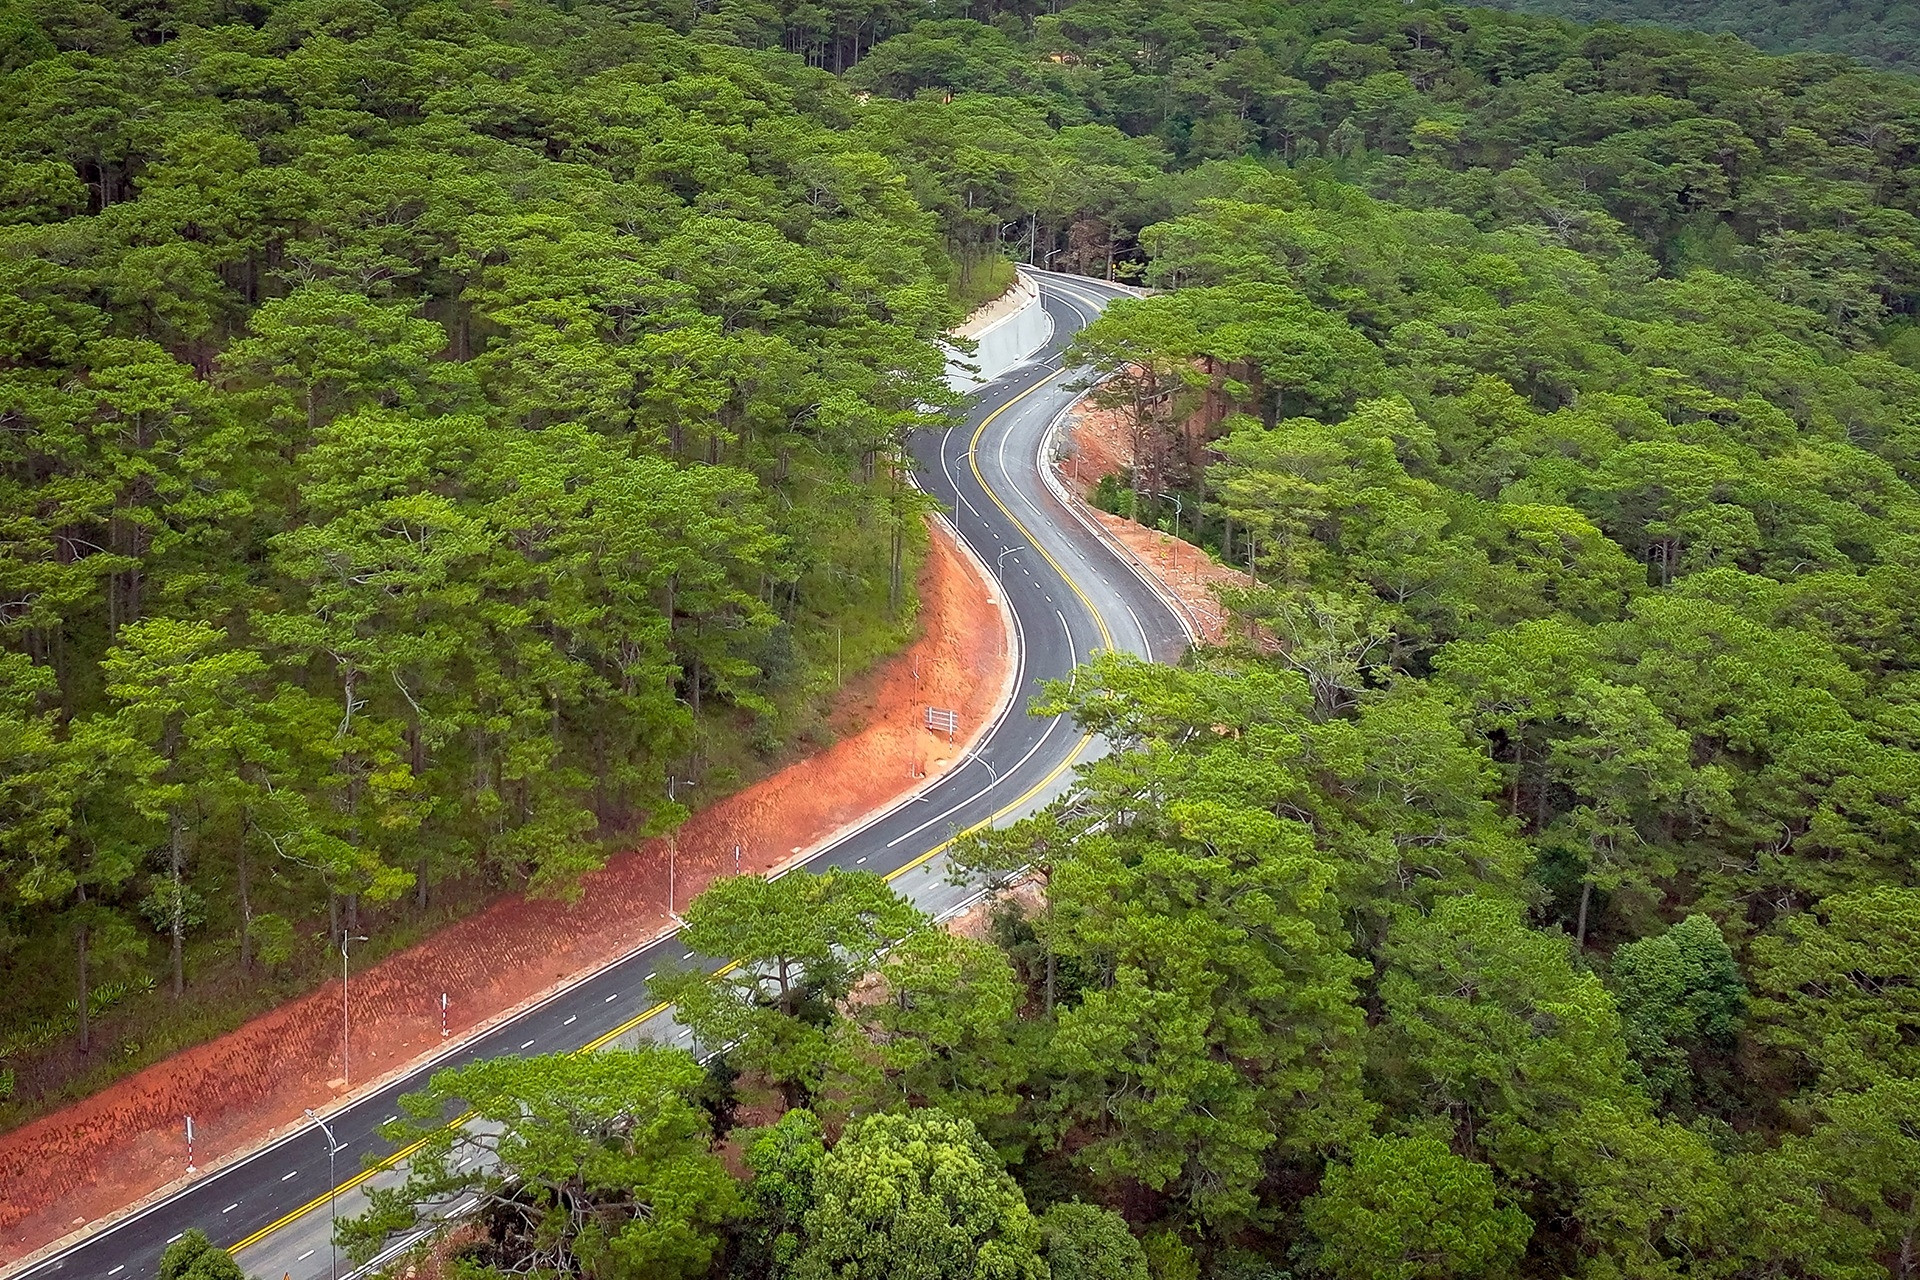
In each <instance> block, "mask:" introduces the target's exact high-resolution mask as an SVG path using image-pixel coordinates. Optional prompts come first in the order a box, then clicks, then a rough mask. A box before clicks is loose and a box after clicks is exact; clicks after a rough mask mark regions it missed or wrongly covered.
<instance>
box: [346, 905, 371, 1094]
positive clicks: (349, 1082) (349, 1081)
mask: <svg viewBox="0 0 1920 1280" xmlns="http://www.w3.org/2000/svg"><path fill="white" fill-rule="evenodd" d="M365 941H367V938H366V935H364V934H358V935H355V936H353V937H348V936H347V931H346V930H345V929H342V930H341V931H340V1083H341V1084H343V1085H346V1086H347V1087H348V1088H352V1087H353V1067H352V1065H351V1063H350V1062H349V1060H348V1053H347V1048H348V1045H347V945H348V944H349V943H354V942H365Z"/></svg>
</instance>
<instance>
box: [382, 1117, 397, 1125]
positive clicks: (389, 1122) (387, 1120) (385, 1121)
mask: <svg viewBox="0 0 1920 1280" xmlns="http://www.w3.org/2000/svg"><path fill="white" fill-rule="evenodd" d="M399 1118H400V1117H399V1116H388V1117H387V1118H386V1119H385V1120H382V1121H381V1122H380V1123H381V1124H392V1123H393V1122H394V1121H395V1120H398V1119H399Z"/></svg>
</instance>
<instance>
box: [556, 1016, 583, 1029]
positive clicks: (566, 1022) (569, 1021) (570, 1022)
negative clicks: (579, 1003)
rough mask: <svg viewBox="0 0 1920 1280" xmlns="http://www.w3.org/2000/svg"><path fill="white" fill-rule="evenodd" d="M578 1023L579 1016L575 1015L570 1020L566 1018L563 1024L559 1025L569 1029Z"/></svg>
mask: <svg viewBox="0 0 1920 1280" xmlns="http://www.w3.org/2000/svg"><path fill="white" fill-rule="evenodd" d="M578 1021H580V1015H579V1014H577V1013H576V1014H574V1015H573V1016H572V1017H571V1018H568V1019H567V1020H566V1021H565V1022H563V1023H561V1024H560V1025H561V1026H563V1027H570V1026H572V1025H573V1024H574V1023H576V1022H578Z"/></svg>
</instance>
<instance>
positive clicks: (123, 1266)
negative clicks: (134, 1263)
mask: <svg viewBox="0 0 1920 1280" xmlns="http://www.w3.org/2000/svg"><path fill="white" fill-rule="evenodd" d="M126 1269H127V1264H126V1263H124V1262H123V1263H121V1264H120V1265H119V1266H117V1267H115V1268H114V1269H113V1270H111V1271H109V1272H107V1274H108V1275H110V1276H117V1275H119V1274H120V1273H121V1272H122V1271H125V1270H126Z"/></svg>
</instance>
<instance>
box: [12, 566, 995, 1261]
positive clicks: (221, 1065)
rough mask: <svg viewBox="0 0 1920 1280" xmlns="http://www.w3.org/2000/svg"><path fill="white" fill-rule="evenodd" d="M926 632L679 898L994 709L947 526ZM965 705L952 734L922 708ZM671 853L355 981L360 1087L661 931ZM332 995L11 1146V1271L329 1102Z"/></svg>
mask: <svg viewBox="0 0 1920 1280" xmlns="http://www.w3.org/2000/svg"><path fill="white" fill-rule="evenodd" d="M919 587H920V600H921V612H920V619H921V627H920V636H919V638H918V639H917V640H915V641H914V642H913V643H912V644H911V645H910V646H908V648H906V649H905V650H903V651H902V652H901V653H900V654H898V655H897V656H895V657H893V658H891V659H889V660H887V661H886V662H884V663H881V664H879V665H878V666H877V667H876V668H874V669H873V670H871V671H869V672H867V673H866V674H865V675H864V676H863V677H862V678H860V679H858V680H855V681H853V682H851V683H850V684H849V686H848V688H847V689H846V691H845V693H844V695H843V696H842V697H841V699H840V700H839V702H838V703H837V705H836V709H835V711H834V714H833V724H834V727H835V729H836V731H837V732H838V733H840V734H841V736H840V737H839V739H838V740H837V741H836V742H834V744H833V745H832V746H830V747H828V748H827V749H826V750H824V751H822V752H820V753H818V754H817V755H814V756H811V757H809V758H807V759H805V760H802V761H799V762H798V763H796V764H793V765H791V766H789V767H787V768H785V769H783V770H781V771H780V772H778V773H776V774H774V775H773V776H771V777H769V778H767V779H765V780H764V781H761V782H759V783H756V784H755V785H753V786H751V787H748V788H747V789H745V790H744V791H741V792H739V793H738V794H736V795H733V796H731V797H729V798H727V799H725V800H722V801H720V802H719V803H717V804H715V805H713V806H712V807H711V808H708V809H706V810H704V811H702V812H700V813H698V814H696V815H694V817H693V818H692V819H691V820H689V821H688V822H687V823H686V825H685V826H684V827H682V828H681V830H680V831H679V833H678V835H677V837H676V839H677V842H678V855H677V892H676V897H677V899H678V902H679V903H680V904H681V905H684V904H685V902H686V900H687V899H688V898H689V897H691V896H693V895H694V894H696V893H698V892H699V890H700V888H701V887H702V886H704V885H705V884H706V882H707V881H708V880H709V879H711V878H713V877H714V876H715V875H717V874H731V873H732V871H733V869H734V854H733V850H734V846H735V845H736V844H737V845H739V847H740V850H741V868H742V869H743V870H745V871H753V872H764V871H768V870H771V869H773V868H775V867H777V866H779V865H780V864H782V863H784V862H787V861H789V860H790V859H792V858H793V856H794V855H795V854H796V853H798V852H800V851H801V850H804V849H808V848H811V847H813V846H814V845H816V844H818V843H820V842H821V841H822V840H824V839H825V838H826V837H827V836H829V835H831V834H832V833H833V832H835V831H836V830H837V829H839V828H840V827H842V826H845V825H846V824H848V823H850V822H852V821H853V820H855V819H857V818H858V817H860V816H861V815H863V814H865V813H868V812H870V811H872V810H874V809H876V808H879V807H881V806H884V805H886V804H887V803H889V802H890V801H893V800H895V799H897V798H899V797H901V796H903V795H905V794H906V793H907V792H908V791H911V790H912V789H913V788H915V787H916V786H919V785H922V779H923V778H924V777H925V776H931V775H935V774H938V773H940V772H941V771H942V770H944V769H945V768H947V767H949V766H950V764H951V762H952V760H953V759H954V758H955V757H956V756H957V755H958V754H959V753H960V752H961V751H963V750H965V748H966V746H967V742H966V739H967V737H968V736H969V735H970V734H971V733H972V732H974V731H975V730H977V729H978V728H979V727H980V726H981V725H982V723H983V722H984V721H985V720H986V719H987V718H988V717H989V716H990V715H991V714H992V713H993V710H994V708H995V707H996V705H997V704H998V702H999V700H1000V697H1001V695H1002V692H1003V690H1004V688H1005V685H1006V681H1007V679H1008V675H1009V662H1008V655H1007V651H1006V642H1005V632H1004V627H1003V624H1002V621H1001V617H1000V613H999V610H998V607H997V606H996V605H995V604H994V603H993V601H992V597H991V596H990V595H989V594H988V590H987V584H986V582H985V581H984V580H983V578H982V577H981V576H980V574H979V571H978V570H977V569H976V568H975V567H974V565H973V563H972V562H971V561H969V560H967V559H965V558H964V557H963V556H962V555H961V553H960V552H959V551H957V550H956V549H955V548H954V546H953V544H952V543H951V542H950V541H949V538H948V535H947V534H946V533H945V531H944V529H938V528H936V530H935V533H934V537H933V539H932V545H931V547H930V549H929V553H928V555H927V559H926V562H925V564H924V566H923V567H922V570H921V573H920V580H919ZM930 704H931V705H934V706H940V707H950V708H954V709H956V710H958V711H959V713H960V739H961V740H960V742H959V743H958V744H957V745H949V744H948V742H947V740H946V738H945V736H944V735H940V736H937V737H936V736H935V735H933V734H930V733H928V732H927V730H926V729H925V727H924V708H925V707H926V706H928V705H930ZM667 905H668V904H667V843H666V841H664V840H653V841H649V842H647V843H645V844H642V845H641V846H640V847H638V848H636V849H633V850H631V851H629V852H626V853H623V854H620V855H618V856H616V857H615V858H614V859H613V860H612V861H611V862H610V863H609V864H608V865H607V867H606V869H605V870H603V871H601V872H599V873H598V874H596V875H594V876H593V877H592V878H591V879H589V881H588V882H587V885H586V892H585V894H584V896H583V897H582V899H581V901H580V902H579V903H578V904H577V905H567V904H565V903H558V902H550V901H532V900H529V899H526V898H522V897H518V896H514V897H508V898H503V899H502V900H500V901H499V902H497V903H495V904H494V905H492V906H491V907H489V908H488V909H487V910H485V911H483V912H481V913H480V914H479V915H477V916H474V917H472V918H470V919H468V920H465V921H462V922H461V923H459V924H456V925H453V926H451V927H450V928H448V929H446V930H443V931H442V932H440V933H439V934H437V935H435V936H434V937H432V938H430V939H428V940H427V941H426V942H424V943H422V944H420V945H419V946H417V947H414V948H412V949H410V950H408V951H405V952H402V953H401V954H399V955H396V956H393V957H391V958H389V959H388V960H386V961H383V962H382V963H380V964H378V965H376V966H375V967H373V968H372V969H369V970H367V971H366V972H364V973H359V974H356V975H354V978H353V983H352V1004H351V1007H352V1022H353V1068H354V1078H355V1082H356V1084H362V1085H364V1084H371V1083H372V1082H373V1081H374V1080H375V1078H376V1077H379V1076H385V1075H390V1074H392V1073H393V1072H395V1071H396V1070H400V1069H404V1068H405V1067H406V1066H408V1065H409V1064H410V1063H412V1062H413V1061H415V1060H417V1059H419V1058H421V1057H423V1056H425V1055H427V1054H429V1053H432V1052H435V1051H437V1050H438V1049H439V1048H440V1047H441V1045H442V1043H443V1042H442V1040H441V1038H440V1007H439V1002H440V993H441V992H443V991H444V992H447V993H449V994H450V996H451V1008H450V1010H449V1021H450V1024H451V1028H452V1031H453V1033H454V1035H455V1036H459V1035H460V1034H461V1033H463V1032H466V1031H470V1030H471V1029H473V1028H475V1027H477V1026H480V1025H481V1024H483V1023H487V1022H491V1021H495V1020H497V1019H498V1018H499V1017H501V1016H502V1015H504V1014H506V1013H507V1012H509V1011H511V1010H513V1009H515V1008H517V1007H519V1006H521V1005H524V1004H527V1003H529V1002H531V1001H533V1000H535V999H538V998H539V997H540V996H541V995H542V994H544V993H545V992H547V991H549V990H551V989H552V988H553V987H555V986H557V985H559V984H561V983H563V982H565V981H566V980H568V979H570V978H573V977H575V976H578V975H580V974H582V973H583V972H585V971H588V970H591V969H593V968H595V967H598V966H600V965H603V964H606V963H608V962H609V961H612V960H614V959H617V958H618V957H619V956H621V955H624V954H626V953H627V952H628V951H630V950H632V949H633V948H634V947H636V946H637V945H639V944H640V943H642V942H644V941H646V940H647V939H648V938H650V937H652V936H654V935H655V934H657V933H659V932H661V931H662V930H664V929H665V928H666V927H667V925H668V919H667ZM339 994H340V993H339V989H338V988H337V987H326V988H322V989H321V990H318V991H315V992H314V993H313V994H311V995H309V996H306V997H303V998H301V999H299V1000H296V1001H294V1002H292V1003H290V1004H287V1005H284V1006H282V1007H281V1008H279V1009H277V1010H275V1011H274V1012H272V1013H269V1014H266V1015H264V1016H262V1017H260V1018H257V1019H255V1020H254V1021H252V1022H249V1023H247V1024H246V1025H245V1026H243V1027H241V1028H240V1029H238V1030H236V1031H234V1032H232V1033H230V1034H228V1035H225V1036H222V1037H220V1038H219V1039H217V1040H214V1041H211V1042H209V1043H207V1044H204V1045H201V1046H198V1047H197V1048H194V1049H190V1050H187V1051H186V1052H183V1053H180V1054H176V1055H175V1056H173V1057H171V1058H169V1059H167V1060H166V1061H164V1062H160V1063H156V1064H155V1065H154V1066H152V1067H149V1068H148V1069H147V1070H145V1071H142V1072H140V1073H139V1074H137V1075H134V1076H131V1077H129V1078H127V1079H125V1080H123V1081H120V1082H119V1083H117V1084H115V1085H113V1086H112V1087H110V1088H108V1089H106V1090H105V1091H103V1092H101V1093H99V1094H97V1095H95V1096H94V1097H91V1098H88V1099H86V1100H85V1101H83V1102H79V1103H76V1104H74V1105H73V1106H71V1107H68V1108H66V1109H64V1110H62V1111H59V1112H56V1113H54V1114H53V1115H50V1116H47V1117H44V1118H42V1119H40V1120H37V1121H35V1122H33V1123H31V1124H28V1125H25V1126H23V1127H21V1128H20V1129H18V1130H15V1131H14V1132H12V1133H9V1134H6V1135H4V1136H0V1265H4V1264H5V1263H8V1262H12V1261H16V1260H18V1259H21V1258H22V1257H24V1256H25V1255H27V1254H29V1253H32V1252H36V1251H38V1250H40V1249H41V1248H43V1247H44V1246H46V1245H48V1244H50V1243H51V1242H53V1241H54V1240H55V1239H56V1238H58V1237H61V1236H63V1235H65V1234H67V1233H69V1232H70V1231H72V1230H73V1229H74V1228H75V1227H78V1226H80V1225H82V1224H84V1223H87V1222H91V1221H94V1220H95V1219H97V1218H100V1217H102V1216H103V1215H109V1214H113V1213H115V1212H116V1211H118V1210H120V1209H121V1208H123V1207H126V1206H129V1205H131V1204H132V1203H134V1202H137V1201H141V1200H143V1199H145V1198H150V1197H151V1196H152V1195H153V1194H155V1193H156V1192H158V1191H159V1190H160V1189H161V1188H162V1187H163V1186H165V1185H166V1184H167V1183H169V1182H171V1181H172V1180H174V1179H175V1178H178V1177H180V1176H181V1175H182V1174H183V1173H184V1172H185V1167H186V1158H185V1151H184V1150H183V1148H182V1140H181V1118H182V1116H183V1115H185V1114H186V1113H188V1112H191V1113H192V1115H193V1117H194V1125H195V1130H196V1140H197V1141H196V1149H195V1156H196V1158H197V1160H198V1163H199V1165H200V1167H201V1168H202V1169H203V1170H204V1169H205V1168H207V1167H208V1166H209V1165H211V1164H214V1163H216V1162H217V1161H219V1160H221V1159H222V1158H224V1157H229V1156H231V1155H233V1154H236V1153H238V1152H241V1151H244V1150H247V1149H250V1148H252V1147H253V1146H255V1145H257V1144H258V1143H260V1142H261V1141H263V1140H265V1139H266V1138H268V1137H269V1136H271V1135H272V1134H273V1133H274V1132H275V1130H276V1128H277V1127H278V1126H283V1125H287V1124H289V1123H293V1122H295V1121H297V1120H298V1119H299V1117H300V1116H301V1113H302V1110H303V1108H306V1107H314V1106H319V1105H321V1104H323V1103H326V1102H328V1101H330V1100H331V1099H332V1098H333V1097H334V1096H335V1090H336V1089H337V1087H338V1081H337V1079H336V1077H338V1076H339V1075H340V1004H339Z"/></svg>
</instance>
